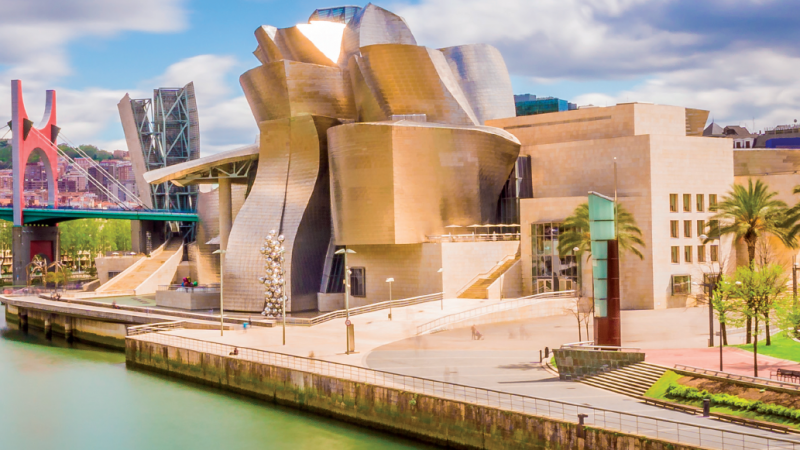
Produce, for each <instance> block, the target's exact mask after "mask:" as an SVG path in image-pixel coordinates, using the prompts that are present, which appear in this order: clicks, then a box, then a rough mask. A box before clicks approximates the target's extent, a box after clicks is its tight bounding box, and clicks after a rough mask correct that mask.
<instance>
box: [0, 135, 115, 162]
mask: <svg viewBox="0 0 800 450" xmlns="http://www.w3.org/2000/svg"><path fill="white" fill-rule="evenodd" d="M78 147H79V148H80V149H81V150H83V151H84V152H85V153H86V154H87V155H89V157H90V158H92V159H93V160H95V161H105V160H107V159H114V154H113V153H111V152H107V151H105V150H100V149H99V148H97V147H95V146H94V145H79V146H78ZM58 148H60V149H61V150H64V152H66V153H67V155H69V156H70V157H71V158H80V157H81V156H80V155H79V154H78V152H77V151H75V149H73V148H72V147H70V146H68V145H63V144H62V145H59V146H58ZM38 161H39V156H38V155H33V156H32V157H31V159H30V160H29V161H28V162H38ZM10 168H11V141H10V140H8V139H5V140H0V169H10Z"/></svg>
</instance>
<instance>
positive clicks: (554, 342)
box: [127, 299, 800, 450]
mask: <svg viewBox="0 0 800 450" xmlns="http://www.w3.org/2000/svg"><path fill="white" fill-rule="evenodd" d="M462 302H464V301H463V300H456V299H450V300H445V301H444V303H445V307H446V308H447V309H448V311H456V310H458V309H459V308H460V307H461V306H464V308H466V307H467V305H468V304H467V303H466V302H464V303H462ZM473 302H479V301H473ZM475 304H476V303H472V304H470V305H469V306H474V305H475ZM437 308H439V304H438V302H435V303H427V304H423V305H413V306H410V307H407V308H399V309H395V310H394V314H393V318H394V320H392V321H389V320H388V317H387V311H377V312H373V313H368V314H364V315H360V316H353V317H351V320H352V322H353V323H354V324H355V332H356V351H357V352H359V353H355V354H350V355H347V354H344V350H345V327H344V324H343V322H344V320H343V319H342V320H339V319H337V320H334V321H331V322H327V323H324V324H321V325H317V326H314V327H289V328H287V345H286V346H283V345H282V343H281V341H282V330H281V329H280V327H275V328H253V329H249V330H247V331H245V330H243V329H238V330H234V331H230V332H229V331H226V332H225V336H220V335H219V331H211V330H189V329H185V330H174V331H169V332H162V333H150V334H144V335H140V336H132V337H130V338H129V343H128V349H127V351H128V358H129V362H130V361H133V362H132V365H133V366H148V365H149V366H150V368H155V369H156V370H158V371H161V372H165V373H169V374H170V375H174V376H180V377H183V378H190V379H194V380H195V381H201V382H205V383H207V384H212V385H217V386H219V387H223V388H227V389H231V390H234V391H237V392H242V393H247V394H250V395H254V396H257V397H260V398H264V399H267V400H272V401H277V402H279V403H281V402H282V403H287V404H292V403H293V402H296V401H297V402H299V403H294V405H295V406H298V407H301V408H306V409H310V410H314V411H317V412H319V413H322V414H327V415H334V416H336V417H339V418H342V419H344V420H350V421H355V422H359V423H363V424H365V425H369V426H374V427H376V428H383V429H388V430H390V431H394V432H401V433H403V434H409V435H412V436H416V437H418V438H421V439H426V440H430V441H433V442H438V443H455V442H454V441H451V439H453V438H454V437H455V436H456V435H457V433H454V432H453V430H452V429H450V428H447V424H446V423H445V424H443V425H441V427H439V428H437V429H435V430H433V429H426V430H425V431H424V432H423V433H422V435H417V434H415V433H416V432H417V431H419V430H416V428H415V426H414V425H413V423H412V422H413V417H417V419H416V420H421V419H420V417H422V416H414V414H412V412H411V411H410V410H409V411H406V412H407V413H409V414H411V418H410V419H409V420H411V421H412V422H409V423H406V422H403V423H404V424H403V425H402V427H400V428H399V429H398V428H393V425H392V423H393V422H391V421H390V422H381V423H377V424H376V423H371V422H370V423H367V422H369V421H368V420H367V419H366V417H367V416H366V415H365V414H366V413H363V414H361V415H358V414H357V415H355V416H353V415H348V414H345V413H344V412H342V411H338V412H337V411H333V412H332V410H331V408H343V407H344V406H336V405H333V406H331V405H326V404H320V403H314V402H311V403H303V402H305V400H297V399H298V398H302V399H306V398H308V396H309V395H311V394H309V393H308V392H307V391H306V390H305V389H307V388H308V387H311V386H313V388H314V389H316V390H317V391H315V392H316V394H317V395H311V397H314V398H316V399H319V398H323V397H326V396H327V397H329V398H338V397H336V395H335V394H336V393H337V392H339V393H340V395H344V393H345V391H343V390H342V389H344V388H342V386H343V385H342V384H341V383H345V384H347V383H349V382H354V383H356V385H354V386H351V387H350V388H348V389H351V391H349V392H351V393H352V394H353V397H347V396H346V395H344V396H343V397H341V401H340V404H341V405H345V404H347V402H346V401H345V400H347V399H349V400H348V401H352V402H353V407H355V408H356V409H358V408H366V409H364V411H366V410H370V411H372V412H373V413H375V414H378V416H380V414H379V413H380V411H378V412H376V411H375V408H378V410H381V408H389V409H392V408H394V409H392V410H394V411H395V412H398V411H401V409H402V406H403V405H402V404H399V403H397V402H398V401H399V400H398V399H399V398H401V397H402V395H406V394H408V395H424V396H427V397H425V398H426V399H427V400H426V402H427V403H426V405H427V406H428V407H431V408H433V406H431V405H433V404H438V405H439V407H441V408H445V410H447V408H455V410H454V411H460V412H459V413H456V412H454V413H453V414H455V415H456V416H459V414H461V416H459V417H464V416H463V414H465V413H464V411H466V410H465V409H464V408H465V407H467V406H469V405H472V406H474V407H478V406H479V407H481V408H489V409H491V411H494V412H496V411H506V412H513V413H515V414H516V413H519V414H521V416H519V417H516V416H515V417H516V418H515V419H514V420H512V422H514V421H517V420H519V422H514V423H515V424H516V425H514V426H517V427H521V428H526V427H531V426H532V427H533V428H531V429H530V430H529V431H530V433H532V434H531V436H541V435H542V434H541V433H543V432H544V431H542V430H544V429H548V430H550V431H551V432H552V431H553V430H556V429H557V430H559V431H558V433H556V434H557V435H558V436H559V437H558V438H557V439H556V440H558V441H559V442H561V443H562V444H568V445H566V448H573V447H571V446H570V445H572V444H570V443H575V442H577V441H575V439H577V438H576V435H575V436H574V429H573V428H570V427H569V426H567V425H566V424H573V425H572V426H574V423H576V422H577V419H578V414H587V417H586V419H585V420H586V423H587V424H589V425H591V426H592V427H597V428H598V429H602V430H614V431H616V432H617V433H619V432H623V435H625V433H631V436H635V435H638V436H647V438H648V439H652V438H656V439H665V440H667V441H670V442H672V443H673V444H676V443H683V444H686V445H687V446H688V447H687V448H722V449H734V448H736V449H760V448H767V446H769V448H786V449H793V450H796V449H800V439H798V438H796V437H793V436H786V435H780V434H776V433H772V432H768V431H762V430H754V429H751V428H747V427H742V426H738V425H733V424H729V423H722V422H718V421H715V420H712V419H704V418H701V417H695V416H691V415H687V414H684V413H680V412H676V411H668V410H663V409H661V408H657V407H654V406H649V405H645V404H643V403H640V402H638V401H636V400H635V399H633V398H630V397H626V396H623V395H618V394H614V393H611V392H607V391H603V390H599V389H596V388H593V387H590V386H586V385H583V384H580V383H572V382H561V381H558V380H557V379H556V378H555V377H553V375H552V374H551V373H549V372H547V371H546V370H544V369H543V368H542V367H541V365H540V364H539V361H538V353H539V350H540V349H542V348H544V346H550V347H551V348H553V347H556V346H558V345H560V343H565V342H572V341H576V340H577V324H576V322H575V320H574V318H572V317H570V316H567V315H561V316H553V317H547V318H541V319H532V320H525V321H522V322H521V323H515V322H506V323H499V324H490V325H481V327H480V331H481V332H482V334H483V335H484V339H483V340H479V341H475V340H472V339H471V336H470V334H471V333H470V330H469V328H468V327H467V328H458V329H454V330H450V331H445V332H442V333H435V334H430V335H423V336H417V335H416V330H417V328H418V327H419V326H420V325H422V324H424V323H426V322H427V321H430V320H432V318H436V317H440V316H441V310H439V311H438V312H437ZM703 311H704V310H702V309H688V310H667V311H646V313H648V314H650V315H652V316H649V317H648V315H647V314H645V315H643V314H640V313H642V312H641V311H636V312H633V313H634V314H626V313H623V321H624V322H623V330H625V329H626V328H625V322H626V321H634V322H635V323H636V324H641V322H642V320H647V321H649V322H651V324H650V326H648V327H640V328H641V329H643V330H646V333H644V334H643V335H641V336H640V335H639V334H637V333H636V332H635V331H636V329H637V326H639V325H633V324H631V325H629V327H628V328H629V329H630V331H631V333H630V334H628V335H627V336H628V338H630V339H631V340H632V341H637V344H636V345H638V346H640V347H643V348H644V347H647V346H664V347H673V348H684V347H687V346H688V345H692V344H697V343H698V342H702V343H704V342H705V341H704V334H703V329H702V328H701V329H699V330H697V329H696V327H693V323H694V322H702V317H703ZM643 316H644V317H643ZM706 317H707V316H706ZM681 323H682V324H684V325H678V324H681ZM706 323H707V322H706ZM683 327H685V329H684V328H683ZM670 328H671V331H672V332H670ZM647 337H653V338H654V340H652V341H648V339H647ZM670 337H671V338H670ZM663 338H668V339H666V340H665V339H663ZM153 345H155V346H156V347H157V348H155V347H151V346H153ZM626 345H627V343H626ZM234 349H236V352H237V353H238V354H236V355H231V353H233V352H234ZM162 358H163V359H162ZM209 358H210V359H209ZM242 364H244V366H243V365H242ZM252 364H255V365H257V366H259V367H260V368H256V367H254V366H252ZM266 368H268V369H266ZM282 370H287V371H288V372H281V371H282ZM276 371H277V372H276ZM199 372H202V374H203V375H202V377H205V378H202V379H200V378H199V377H200V375H198V373H199ZM243 373H249V374H251V375H249V376H247V377H244V379H243V377H242V374H243ZM253 374H258V375H257V376H256V375H253ZM253 377H255V378H253ZM276 377H277V378H276ZM308 377H310V378H308ZM319 377H322V378H319ZM299 380H302V381H299ZM287 383H288V385H287ZM309 383H310V384H309ZM331 383H333V384H334V385H335V386H337V387H336V388H333V387H331V386H332V385H331ZM361 385H369V386H370V389H371V390H370V392H369V393H365V392H361V395H360V396H359V395H358V394H359V391H358V389H360V388H358V387H357V386H361ZM287 386H288V387H287ZM264 389H266V391H264ZM293 389H299V390H293ZM318 389H321V391H318ZM331 389H333V390H331ZM336 389H339V391H337V390H336ZM365 389H366V388H365ZM375 389H377V391H376V390H375ZM259 390H260V391H259ZM281 392H282V393H283V394H281ZM281 395H285V397H281ZM387 395H388V397H386V396H387ZM376 396H377V397H376ZM345 397H347V398H345ZM378 397H380V398H381V399H383V400H382V402H383V403H381V402H379V403H380V405H376V404H372V403H371V404H370V405H364V404H360V403H358V402H359V401H365V400H364V399H373V400H374V399H376V398H378ZM420 398H421V397H415V400H413V402H412V403H415V404H419V402H420V401H421V400H420ZM387 399H389V400H387ZM443 399H446V400H448V401H450V402H455V403H453V404H448V405H445V406H442V405H443V404H442V403H441V401H443ZM406 400H408V399H406ZM370 401H372V400H370ZM408 401H409V402H411V400H408ZM387 402H388V403H387ZM437 402H439V403H437ZM401 403H402V402H401ZM359 405H361V406H359ZM347 407H349V406H347ZM398 408H399V409H398ZM444 412H445V411H444V410H442V409H436V408H433V409H427V410H426V413H425V414H428V416H426V417H429V419H430V420H438V419H437V417H442V414H444ZM398 413H399V412H398ZM342 414H343V415H342ZM420 414H422V412H420ZM481 414H490V412H489V410H486V411H483V410H482V412H481ZM423 415H424V414H423ZM490 415H491V414H490ZM531 415H533V416H537V417H541V418H549V419H548V420H547V421H545V422H541V421H539V422H537V423H539V425H536V426H533V425H531V424H530V420H531V417H533V416H531ZM550 419H552V421H551V420H550ZM364 420H367V422H364ZM394 420H395V422H396V421H397V420H399V419H398V418H397V417H395V418H394ZM445 422H447V421H445ZM500 422H502V421H499V422H495V423H494V424H493V425H492V426H494V428H491V429H486V428H483V431H484V432H486V433H489V434H490V435H491V434H492V433H499V435H498V436H500V437H503V436H505V438H504V439H509V437H508V436H507V433H505V432H504V431H503V430H504V429H506V428H503V427H502V426H500V428H497V426H499V424H500ZM398 423H399V422H398ZM450 425H452V426H454V427H456V428H458V427H463V426H470V427H479V428H480V427H483V426H485V425H486V424H483V425H481V424H476V423H471V424H468V423H465V422H460V423H458V424H450ZM506 425H508V424H506ZM442 427H444V429H443V428H442ZM537 427H538V428H537ZM542 427H544V428H542ZM548 427H549V428H548ZM553 427H554V428H553ZM564 427H566V428H564ZM512 428H513V427H512ZM415 430H416V431H415ZM537 430H539V431H537ZM568 430H572V431H568ZM504 433H505V434H504ZM570 433H572V434H570ZM512 434H513V433H512ZM601 434H602V433H601ZM631 436H628V437H627V439H635V438H634V437H631ZM596 437H597V439H601V438H603V439H604V438H606V437H607V436H605V435H604V434H603V435H602V436H600V435H598V436H596ZM573 438H574V439H573ZM498 439H499V438H498ZM512 441H513V442H516V443H518V444H519V445H520V446H521V447H520V448H526V445H532V444H531V442H527V444H526V445H522V441H518V440H513V439H512ZM512 441H508V442H506V443H507V444H510V443H511V442H512ZM481 442H482V443H480V445H479V444H478V443H477V441H474V440H472V441H470V442H461V443H460V444H459V445H464V446H467V447H473V448H488V447H484V446H483V445H484V444H485V442H483V441H481ZM598 442H599V441H598ZM515 445H516V444H515ZM598 445H599V444H598ZM531 448H534V447H531ZM543 448H549V447H543ZM574 448H577V447H574ZM581 448H590V447H581ZM591 448H609V447H603V446H602V445H599V446H595V447H591ZM642 448H645V447H642ZM676 448H678V447H676Z"/></svg>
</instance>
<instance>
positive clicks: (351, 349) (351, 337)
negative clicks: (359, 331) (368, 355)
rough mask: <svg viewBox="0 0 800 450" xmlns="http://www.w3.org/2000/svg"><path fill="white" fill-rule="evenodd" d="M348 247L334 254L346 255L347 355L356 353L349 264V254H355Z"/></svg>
mask: <svg viewBox="0 0 800 450" xmlns="http://www.w3.org/2000/svg"><path fill="white" fill-rule="evenodd" d="M355 252H356V251H355V250H351V249H349V248H347V247H345V248H341V249H339V250H336V251H335V252H334V254H335V255H344V309H345V315H346V317H347V319H346V320H345V322H344V324H345V326H346V327H347V351H346V352H345V354H347V355H349V354H350V353H355V347H356V344H355V330H354V329H353V324H352V323H350V266H349V265H348V264H347V254H348V253H355Z"/></svg>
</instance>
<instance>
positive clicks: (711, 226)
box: [708, 220, 719, 237]
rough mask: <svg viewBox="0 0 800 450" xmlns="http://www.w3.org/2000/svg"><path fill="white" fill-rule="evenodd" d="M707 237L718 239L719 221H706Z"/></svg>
mask: <svg viewBox="0 0 800 450" xmlns="http://www.w3.org/2000/svg"><path fill="white" fill-rule="evenodd" d="M708 235H709V236H714V237H719V220H709V221H708Z"/></svg>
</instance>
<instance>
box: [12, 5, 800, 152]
mask: <svg viewBox="0 0 800 450" xmlns="http://www.w3.org/2000/svg"><path fill="white" fill-rule="evenodd" d="M377 4H378V5H379V6H382V7H384V8H387V9H389V10H391V11H393V12H395V13H397V14H400V15H401V16H403V17H405V18H406V20H407V21H408V23H409V26H410V27H411V30H412V31H413V32H414V34H415V36H416V38H417V41H418V42H419V43H420V44H421V45H427V46H430V47H445V46H451V45H459V44H469V43H476V42H485V43H489V44H492V45H494V46H496V47H497V48H498V49H500V51H501V53H502V54H503V56H504V58H505V60H506V64H507V65H508V67H509V72H510V73H511V77H512V82H513V84H514V89H515V92H516V93H532V94H537V95H553V96H557V97H561V98H566V99H568V100H571V101H575V102H577V103H579V104H589V103H592V104H596V105H601V106H602V105H611V104H614V103H617V102H627V101H650V102H655V103H663V104H673V105H680V106H687V107H694V108H703V109H709V110H711V114H712V116H713V117H715V119H716V120H717V121H718V122H720V123H723V124H747V125H748V126H749V127H751V128H752V123H753V121H755V125H756V129H761V128H763V127H765V126H774V125H778V124H783V123H789V122H791V121H792V120H793V119H795V118H800V107H799V106H798V104H800V77H797V75H796V74H797V73H800V54H799V53H800V50H798V48H800V47H798V46H797V45H795V44H793V43H796V42H798V39H797V38H798V37H800V36H798V35H799V34H800V27H797V26H796V24H795V23H794V22H795V20H796V19H795V18H794V17H793V15H792V14H788V13H787V12H788V11H794V10H796V7H797V3H796V1H793V0H703V1H701V2H697V1H688V0H495V1H491V2H487V1H485V0H417V1H403V0H392V1H389V2H385V3H377ZM0 5H2V6H3V7H2V8H0V40H2V41H3V42H6V43H11V44H10V45H8V44H6V45H4V46H3V47H2V48H0V75H2V77H0V80H2V79H4V80H5V81H4V82H3V83H2V84H0V121H1V122H0V123H3V122H5V121H7V120H8V115H9V109H10V107H9V105H8V100H9V88H8V86H9V83H8V80H10V79H13V78H20V79H22V80H23V86H24V89H25V98H26V103H27V106H28V111H29V112H30V113H31V114H32V115H34V116H36V115H38V114H41V111H42V109H43V104H42V102H43V98H44V90H45V89H52V88H55V89H56V90H57V91H58V95H59V118H60V122H61V124H62V127H63V129H64V134H65V136H66V137H68V138H69V139H70V141H71V142H73V143H76V144H81V143H94V144H97V145H99V146H101V147H102V148H107V149H114V148H125V146H124V140H123V134H122V127H121V125H120V123H119V118H118V115H117V109H116V104H117V102H118V101H119V99H120V98H121V97H122V96H123V95H124V94H125V93H126V92H127V93H130V94H131V95H132V96H133V97H147V96H150V95H152V94H151V91H152V89H153V88H156V87H161V86H177V85H182V84H184V83H186V82H188V81H194V82H195V86H196V88H197V92H198V101H199V109H200V120H201V134H202V139H201V141H202V144H201V145H202V149H201V150H202V152H203V154H208V153H210V152H216V151H220V150H223V149H228V148H233V147H236V146H239V145H243V144H247V143H250V142H252V141H253V139H255V135H256V132H257V128H256V125H255V122H254V121H253V119H252V116H251V115H250V112H249V109H248V107H247V104H246V101H245V100H244V97H243V96H242V93H241V89H240V88H239V85H238V77H239V75H240V74H241V73H242V72H244V71H245V70H247V69H249V68H251V67H254V66H255V65H256V64H257V61H256V59H255V58H254V57H253V56H252V54H251V52H252V50H253V49H254V47H255V39H254V38H253V31H254V30H255V28H256V27H258V26H259V25H262V24H270V25H274V26H277V27H287V26H292V25H295V24H297V23H301V22H304V21H306V20H307V18H308V16H309V14H310V13H311V12H312V11H313V10H314V9H315V8H316V7H327V6H334V5H333V4H328V3H324V4H323V3H319V2H318V1H307V0H300V1H292V2H287V1H275V0H229V1H226V2H220V1H209V0H198V1H191V0H137V1H130V0H60V1H59V0H26V1H25V2H20V1H18V0H0ZM361 6H363V5H361ZM156 11H159V12H156ZM2 133H3V132H0V134H2Z"/></svg>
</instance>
